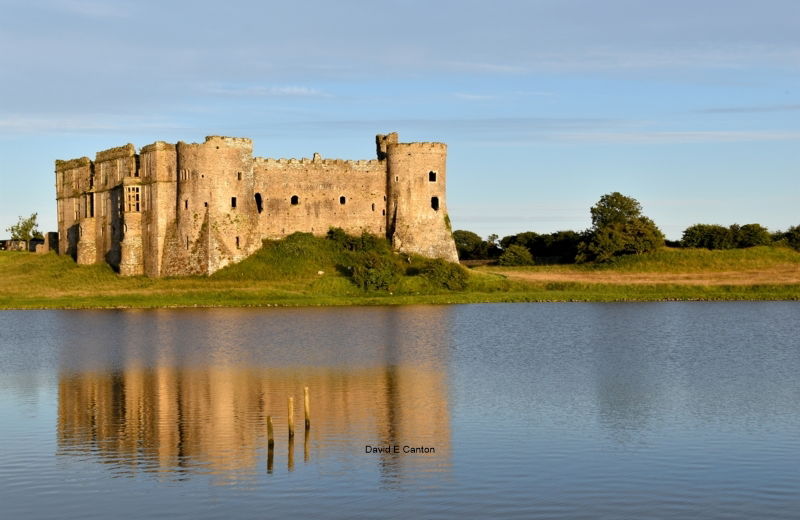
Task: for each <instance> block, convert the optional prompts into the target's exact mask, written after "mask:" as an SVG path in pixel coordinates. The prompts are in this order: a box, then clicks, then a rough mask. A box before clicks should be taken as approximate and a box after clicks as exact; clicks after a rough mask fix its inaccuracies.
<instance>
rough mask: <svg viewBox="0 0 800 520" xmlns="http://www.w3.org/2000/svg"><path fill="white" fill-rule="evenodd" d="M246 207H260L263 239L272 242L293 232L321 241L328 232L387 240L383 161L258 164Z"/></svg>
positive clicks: (316, 159) (276, 161)
mask: <svg viewBox="0 0 800 520" xmlns="http://www.w3.org/2000/svg"><path fill="white" fill-rule="evenodd" d="M254 174H255V187H254V192H252V195H251V196H250V200H249V201H248V203H249V204H252V205H254V206H257V200H258V199H259V198H260V200H261V201H262V202H261V204H262V210H261V212H258V210H257V209H256V214H257V215H258V226H259V230H260V234H261V236H263V237H264V238H270V239H276V238H281V237H284V236H287V235H289V234H291V233H294V232H296V231H302V232H306V233H314V234H317V235H323V234H325V233H327V232H328V229H329V228H331V227H340V228H342V229H344V230H345V231H347V232H348V233H351V234H360V233H361V232H362V231H368V232H370V233H373V234H375V235H379V236H385V234H386V224H385V220H386V217H385V207H386V206H385V204H386V202H385V201H386V170H385V164H384V163H383V162H381V161H377V160H371V161H343V160H338V159H322V158H321V157H320V156H319V154H314V157H313V158H312V159H261V158H257V159H256V160H255V165H254Z"/></svg>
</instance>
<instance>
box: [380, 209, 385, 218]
mask: <svg viewBox="0 0 800 520" xmlns="http://www.w3.org/2000/svg"><path fill="white" fill-rule="evenodd" d="M381 215H383V216H384V217H385V216H386V210H385V209H382V210H381Z"/></svg>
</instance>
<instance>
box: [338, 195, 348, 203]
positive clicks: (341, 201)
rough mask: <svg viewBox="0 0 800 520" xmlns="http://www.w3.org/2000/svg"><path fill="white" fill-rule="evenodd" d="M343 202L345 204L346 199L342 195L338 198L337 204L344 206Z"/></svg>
mask: <svg viewBox="0 0 800 520" xmlns="http://www.w3.org/2000/svg"><path fill="white" fill-rule="evenodd" d="M345 202H347V197H345V196H344V195H342V196H341V197H339V204H344V203H345Z"/></svg>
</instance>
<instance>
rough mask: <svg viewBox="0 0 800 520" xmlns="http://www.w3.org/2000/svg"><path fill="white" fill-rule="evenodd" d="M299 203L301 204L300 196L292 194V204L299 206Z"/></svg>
mask: <svg viewBox="0 0 800 520" xmlns="http://www.w3.org/2000/svg"><path fill="white" fill-rule="evenodd" d="M298 204H300V197H298V196H297V195H292V206H297V205H298Z"/></svg>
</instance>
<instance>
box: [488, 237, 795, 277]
mask: <svg viewBox="0 0 800 520" xmlns="http://www.w3.org/2000/svg"><path fill="white" fill-rule="evenodd" d="M476 270H478V271H483V272H487V273H495V274H500V275H503V276H506V277H507V278H509V279H511V280H519V281H524V282H576V283H591V284H615V285H619V284H623V285H628V284H636V285H641V284H644V285H651V284H673V285H676V284H677V285H699V286H721V285H739V286H744V285H750V286H756V285H789V284H800V253H798V252H797V251H795V250H793V249H788V248H777V247H765V246H763V247H753V248H749V249H729V250H720V251H709V250H707V249H673V248H663V249H661V250H659V251H657V252H655V253H651V254H647V255H638V256H636V255H633V256H627V257H620V258H619V259H617V260H615V261H613V262H610V263H607V264H599V265H547V266H531V267H499V266H485V267H479V268H477V269H476Z"/></svg>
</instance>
